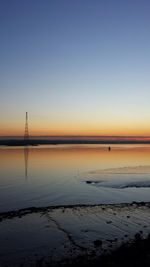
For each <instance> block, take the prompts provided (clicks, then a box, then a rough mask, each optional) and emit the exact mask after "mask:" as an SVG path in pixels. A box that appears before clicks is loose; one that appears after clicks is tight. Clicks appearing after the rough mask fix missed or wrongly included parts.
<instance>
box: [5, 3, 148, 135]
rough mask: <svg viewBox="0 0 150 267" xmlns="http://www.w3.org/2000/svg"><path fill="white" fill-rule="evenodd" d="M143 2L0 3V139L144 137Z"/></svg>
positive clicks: (145, 38) (145, 55) (145, 7)
mask: <svg viewBox="0 0 150 267" xmlns="http://www.w3.org/2000/svg"><path fill="white" fill-rule="evenodd" d="M149 29H150V1H149V0H126V1H120V0H76V1H74V0H0V135H1V136H4V135H23V134H24V124H25V112H26V111H27V112H28V115H29V131H30V134H31V135H127V136H128V135H150V104H149V100H150V74H149V70H150V30H149Z"/></svg>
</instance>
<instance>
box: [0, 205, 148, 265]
mask: <svg viewBox="0 0 150 267" xmlns="http://www.w3.org/2000/svg"><path fill="white" fill-rule="evenodd" d="M149 214H150V203H149V202H148V203H144V202H141V203H136V202H134V203H131V204H112V205H111V204H109V205H90V206H89V205H74V206H59V207H46V208H42V207H41V208H34V207H32V208H28V209H22V210H19V211H12V212H7V213H1V214H0V236H1V238H0V247H1V251H0V266H56V265H59V266H60V265H61V264H66V263H67V264H68V263H70V264H71V265H72V262H74V263H75V262H76V263H78V265H79V264H82V265H80V266H84V264H85V266H89V265H87V264H89V263H90V262H91V261H92V262H93V261H96V264H98V262H99V261H101V260H102V261H103V265H104V264H105V263H106V262H107V261H108V259H109V257H110V256H109V254H110V253H112V252H113V254H114V253H117V251H119V250H118V249H119V248H120V247H121V248H122V245H123V244H128V245H132V247H134V246H135V243H134V240H135V239H136V244H137V242H139V240H140V243H141V244H142V245H141V246H142V247H143V246H145V244H147V243H144V242H148V241H141V239H145V238H147V237H148V235H149V233H150V224H149V220H150V216H149ZM147 240H149V239H147ZM138 244H139V243H138ZM121 248H120V249H121ZM128 249H129V248H128V246H127V247H125V246H123V251H124V253H125V251H128ZM130 249H131V250H132V248H130ZM114 251H116V252H114ZM121 251H122V250H121ZM118 253H123V252H120V251H119V252H118ZM142 253H143V252H142ZM113 254H112V255H113ZM106 255H107V256H106ZM114 255H115V254H114ZM118 255H120V254H118ZM111 257H113V256H111ZM110 261H111V262H112V260H110ZM104 266H105V265H104ZM106 266H113V265H106ZM116 266H117V265H116ZM118 266H119V265H118ZM120 266H121V265H120ZM122 266H123V265H122ZM132 266H134V265H132ZM137 266H138V265H137Z"/></svg>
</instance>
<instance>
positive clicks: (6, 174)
mask: <svg viewBox="0 0 150 267" xmlns="http://www.w3.org/2000/svg"><path fill="white" fill-rule="evenodd" d="M23 153H24V154H23ZM29 153H30V157H29ZM22 155H24V159H23V158H22ZM29 166H30V172H28V167H29ZM139 166H150V146H137V145H136V146H135V145H134V146H132V145H122V146H119V145H117V146H115V145H114V146H111V151H110V150H109V149H108V146H105V145H72V146H71V145H58V146H50V145H49V146H39V147H30V148H29V147H24V148H23V147H22V148H18V147H16V148H10V147H9V148H0V211H2V210H12V209H16V208H17V209H18V208H23V207H29V206H44V205H60V204H61V205H63V204H80V203H84V204H87V203H116V202H117V203H118V202H119V203H120V202H130V201H136V200H138V201H140V200H141V201H144V200H147V201H149V200H150V188H149V177H150V171H149V169H150V167H149V168H148V167H147V169H146V170H148V171H147V172H145V169H144V171H143V168H142V169H141V168H139ZM127 167H128V169H124V168H127ZM118 168H119V169H118ZM131 168H132V169H131ZM135 168H136V172H135ZM127 170H128V171H127ZM133 171H134V174H131V172H133ZM124 172H126V173H124ZM85 181H91V183H86V182H85ZM93 181H94V182H95V181H96V183H95V184H93ZM135 182H136V187H138V188H135ZM137 182H138V184H137ZM143 184H144V186H145V187H141V186H143ZM93 185H94V186H93Z"/></svg>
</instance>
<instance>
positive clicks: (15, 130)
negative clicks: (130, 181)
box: [0, 118, 150, 136]
mask: <svg viewBox="0 0 150 267" xmlns="http://www.w3.org/2000/svg"><path fill="white" fill-rule="evenodd" d="M28 124H29V134H30V135H31V136H149V135H150V125H149V124H148V123H147V120H145V121H144V120H143V121H133V120H125V119H123V118H119V119H118V120H110V119H109V121H108V120H107V121H106V120H102V119H101V122H100V120H98V119H97V118H95V120H92V118H88V119H87V118H85V120H81V119H79V120H77V119H76V120H73V119H72V120H71V119H70V120H62V121H58V120H57V121H56V120H41V119H38V118H37V119H36V120H34V119H32V118H31V119H30V120H29V123H28ZM24 127H25V125H24V121H23V122H22V118H20V120H19V121H16V122H15V123H14V121H13V120H12V121H11V122H10V123H9V124H6V123H2V124H1V129H0V136H23V135H24Z"/></svg>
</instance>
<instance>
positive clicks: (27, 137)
mask: <svg viewBox="0 0 150 267" xmlns="http://www.w3.org/2000/svg"><path fill="white" fill-rule="evenodd" d="M24 141H25V143H26V144H27V143H28V141H29V129H28V112H26V120H25V132H24Z"/></svg>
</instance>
